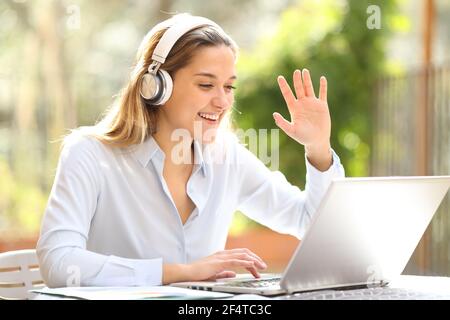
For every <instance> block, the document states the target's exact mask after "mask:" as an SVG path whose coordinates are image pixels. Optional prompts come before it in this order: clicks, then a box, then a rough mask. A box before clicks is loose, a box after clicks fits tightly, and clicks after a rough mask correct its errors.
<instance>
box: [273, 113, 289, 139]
mask: <svg viewBox="0 0 450 320" xmlns="http://www.w3.org/2000/svg"><path fill="white" fill-rule="evenodd" d="M273 119H274V120H275V123H276V124H277V126H278V127H279V128H280V129H281V130H283V131H284V132H286V134H287V135H288V136H290V135H291V132H292V123H290V122H289V121H287V120H286V119H285V118H283V116H282V115H281V114H279V113H278V112H274V113H273Z"/></svg>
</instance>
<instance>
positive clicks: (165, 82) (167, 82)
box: [156, 69, 173, 105]
mask: <svg viewBox="0 0 450 320" xmlns="http://www.w3.org/2000/svg"><path fill="white" fill-rule="evenodd" d="M158 75H159V76H160V78H161V82H162V87H161V89H162V90H161V91H162V95H161V97H160V98H159V99H158V100H159V101H158V102H157V103H156V104H157V105H161V104H165V103H166V102H167V101H168V100H169V99H170V97H171V95H172V91H173V81H172V77H171V76H170V74H169V73H168V72H167V71H166V70H163V69H159V70H158Z"/></svg>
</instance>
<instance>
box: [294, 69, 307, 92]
mask: <svg viewBox="0 0 450 320" xmlns="http://www.w3.org/2000/svg"><path fill="white" fill-rule="evenodd" d="M294 88H295V94H296V96H297V99H301V98H303V97H304V96H305V90H304V88H303V81H302V72H301V71H300V70H298V69H297V70H295V71H294Z"/></svg>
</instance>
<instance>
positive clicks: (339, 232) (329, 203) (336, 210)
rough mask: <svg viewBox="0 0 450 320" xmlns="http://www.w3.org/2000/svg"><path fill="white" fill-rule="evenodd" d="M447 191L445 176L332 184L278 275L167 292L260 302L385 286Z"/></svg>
mask: <svg viewBox="0 0 450 320" xmlns="http://www.w3.org/2000/svg"><path fill="white" fill-rule="evenodd" d="M449 187H450V176H420V177H417V176H408V177H404V176H401V177H399V176H397V177H366V178H341V179H335V180H333V181H332V182H331V184H330V186H329V188H328V190H327V192H326V194H325V196H324V197H323V200H322V202H321V203H320V205H319V208H318V210H317V212H316V213H315V214H314V216H313V219H312V221H311V223H310V225H309V227H308V230H307V232H306V234H305V236H304V237H303V239H302V241H301V242H300V244H299V246H298V247H297V249H296V250H295V252H294V254H293V256H292V257H291V259H290V261H289V263H288V265H287V267H286V269H285V270H284V272H283V274H281V275H277V274H263V275H262V277H261V278H259V279H255V278H253V277H252V276H251V275H248V276H247V275H239V277H237V278H229V279H225V280H223V279H220V280H217V281H198V282H178V283H173V284H172V286H177V287H183V288H190V289H199V290H209V291H221V292H229V293H247V294H258V295H266V296H274V295H280V294H292V293H297V292H307V291H308V292H310V291H315V290H325V289H338V288H360V287H364V288H367V287H369V288H370V287H376V286H386V285H388V284H389V282H390V281H391V280H393V279H395V278H396V277H398V276H399V275H400V274H401V273H402V271H403V269H404V268H405V266H406V264H407V263H408V261H409V259H410V257H411V255H412V254H413V252H414V249H415V248H416V246H417V244H418V243H419V241H420V239H421V237H422V235H423V234H424V232H425V230H426V228H427V226H428V225H429V223H430V221H431V219H432V217H433V215H434V214H435V212H436V211H437V209H438V207H439V205H440V203H441V202H442V200H443V198H444V196H445V195H446V193H447V191H448V189H449Z"/></svg>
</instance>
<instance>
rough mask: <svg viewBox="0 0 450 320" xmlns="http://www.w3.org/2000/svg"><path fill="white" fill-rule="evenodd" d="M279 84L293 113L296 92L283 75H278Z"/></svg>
mask: <svg viewBox="0 0 450 320" xmlns="http://www.w3.org/2000/svg"><path fill="white" fill-rule="evenodd" d="M278 85H279V86H280V90H281V94H282V95H283V98H284V101H286V104H287V107H288V109H289V112H290V113H291V114H292V113H293V112H294V103H295V101H296V99H295V97H294V94H293V93H292V90H291V88H290V87H289V84H288V83H287V81H286V79H285V78H284V77H283V76H279V77H278Z"/></svg>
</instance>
